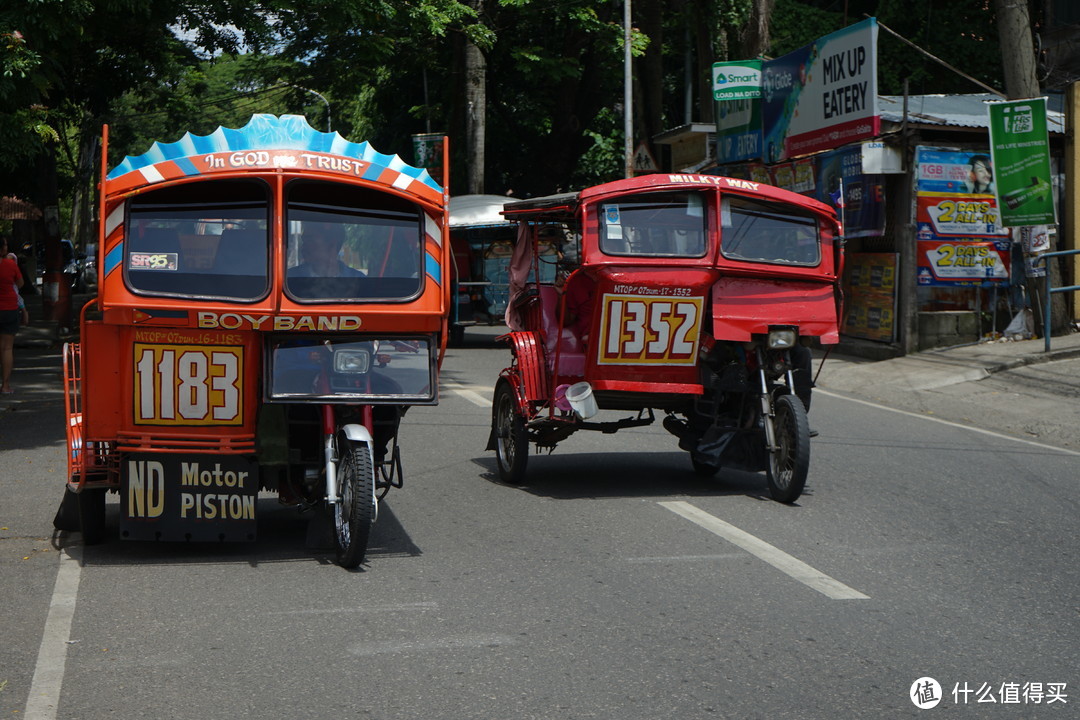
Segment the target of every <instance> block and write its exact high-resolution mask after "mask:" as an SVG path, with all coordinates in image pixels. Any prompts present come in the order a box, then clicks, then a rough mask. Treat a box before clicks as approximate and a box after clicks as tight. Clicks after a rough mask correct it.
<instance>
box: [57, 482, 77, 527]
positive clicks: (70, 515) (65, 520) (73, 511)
mask: <svg viewBox="0 0 1080 720" xmlns="http://www.w3.org/2000/svg"><path fill="white" fill-rule="evenodd" d="M53 527H54V528H56V529H57V530H65V531H68V532H78V531H79V529H80V525H79V496H78V494H77V493H75V492H74V491H73V490H72V489H71V488H69V487H66V486H65V487H64V497H63V499H62V500H60V507H58V508H57V509H56V515H55V516H53Z"/></svg>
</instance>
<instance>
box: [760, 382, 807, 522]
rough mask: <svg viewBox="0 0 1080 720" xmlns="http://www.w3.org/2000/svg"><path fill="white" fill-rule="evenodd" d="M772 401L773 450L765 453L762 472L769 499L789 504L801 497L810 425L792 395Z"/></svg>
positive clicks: (805, 472)
mask: <svg viewBox="0 0 1080 720" xmlns="http://www.w3.org/2000/svg"><path fill="white" fill-rule="evenodd" d="M774 402H775V405H774V413H775V414H774V416H773V421H772V422H773V431H774V432H773V435H774V437H775V438H776V447H775V448H773V449H772V450H770V451H769V466H768V468H767V469H766V474H767V476H768V480H769V493H770V494H771V495H772V498H773V500H776V501H778V502H782V503H793V502H795V501H796V500H798V499H799V496H800V495H802V492H803V488H805V487H806V476H807V473H808V472H809V470H810V422H809V420H807V418H806V409H805V408H804V407H803V404H802V401H801V400H799V399H798V398H797V397H795V396H794V395H780V396H779V397H777V398H776V399H775V401H774Z"/></svg>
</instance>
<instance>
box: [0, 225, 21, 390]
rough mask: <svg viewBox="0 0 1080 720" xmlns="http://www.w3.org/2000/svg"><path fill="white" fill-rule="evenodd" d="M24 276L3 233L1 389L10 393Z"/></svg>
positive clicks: (0, 265)
mask: <svg viewBox="0 0 1080 720" xmlns="http://www.w3.org/2000/svg"><path fill="white" fill-rule="evenodd" d="M22 286H23V276H22V273H21V272H19V263H18V261H17V260H16V259H15V255H14V253H9V252H8V239H7V237H4V236H0V376H2V379H3V384H2V385H0V393H3V394H10V393H12V392H14V390H12V389H11V370H12V367H13V366H14V365H15V333H17V332H18V331H19V321H20V320H21V319H22V314H23V312H24V311H23V310H22V309H21V308H20V306H19V299H20V298H19V288H21V287H22Z"/></svg>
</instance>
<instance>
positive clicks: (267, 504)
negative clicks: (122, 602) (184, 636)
mask: <svg viewBox="0 0 1080 720" xmlns="http://www.w3.org/2000/svg"><path fill="white" fill-rule="evenodd" d="M313 514H314V511H309V512H305V513H303V514H301V513H300V512H299V511H298V510H297V509H296V508H295V507H286V506H283V505H280V504H279V503H278V502H277V500H276V498H272V497H261V498H259V504H258V518H259V519H258V531H257V532H258V537H257V539H256V540H255V541H253V542H237V543H233V542H230V543H209V542H197V543H194V542H193V543H178V542H162V543H156V542H142V541H128V540H121V539H120V536H119V531H118V528H119V521H120V504H119V501H117V500H116V498H115V496H112V497H110V502H109V504H108V505H107V506H106V525H107V527H108V535H107V536H106V539H105V541H104V542H102V543H100V544H98V545H93V546H90V547H87V548H85V549H84V550H83V553H82V556H83V564H84V565H86V566H102V567H108V566H124V565H213V564H226V565H248V566H250V567H253V568H254V567H258V566H259V565H264V564H267V563H283V562H314V563H318V564H322V565H333V564H334V548H333V545H332V544H331V543H332V538H330V537H324V536H323V534H322V533H310V532H309V530H308V523H309V521H310V520H311V518H312V516H313ZM326 525H328V526H329V527H332V524H330V523H326ZM313 536H315V537H314V539H313ZM81 542H82V536H81V534H80V533H77V532H73V533H64V532H59V533H57V535H56V537H55V538H54V545H56V547H57V548H62V547H67V546H70V545H72V544H77V543H81ZM421 554H422V552H421V550H420V548H419V547H418V546H417V545H416V544H415V543H414V542H413V541H412V538H411V537H410V536H409V534H408V532H406V530H405V528H404V526H402V524H401V522H400V521H398V519H397V517H396V516H395V515H394V512H393V510H392V509H391V508H390V506H389V504H388V503H386V502H383V503H382V504H381V505H380V506H379V519H378V521H376V523H375V525H374V526H372V529H371V538H370V540H369V542H368V551H367V558H366V560H365V562H364V566H361V567H360V568H359V569H358V572H364V571H365V569H366V568H365V566H366V565H368V564H370V562H372V561H375V560H378V559H381V558H388V557H418V556H419V555H421Z"/></svg>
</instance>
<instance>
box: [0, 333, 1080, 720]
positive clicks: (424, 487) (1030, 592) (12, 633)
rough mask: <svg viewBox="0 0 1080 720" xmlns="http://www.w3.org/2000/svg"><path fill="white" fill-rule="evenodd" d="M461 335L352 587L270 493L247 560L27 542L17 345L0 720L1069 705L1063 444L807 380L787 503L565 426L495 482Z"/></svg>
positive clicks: (1079, 526) (37, 437)
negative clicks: (803, 487) (928, 700)
mask: <svg viewBox="0 0 1080 720" xmlns="http://www.w3.org/2000/svg"><path fill="white" fill-rule="evenodd" d="M470 337H471V338H473V339H474V342H473V344H472V345H470V346H467V347H465V348H459V349H454V350H452V351H451V354H450V356H449V357H448V359H447V361H446V364H445V365H444V372H443V381H444V385H443V395H442V402H441V404H440V405H439V406H438V407H434V408H414V409H413V410H411V411H410V412H409V414H408V415H407V416H406V418H405V421H404V423H403V429H402V444H403V452H404V453H405V457H404V462H405V471H406V483H405V487H404V488H403V489H401V490H395V491H393V492H392V493H391V494H390V495H389V497H388V498H387V501H386V502H385V503H384V504H383V506H382V508H381V511H380V518H379V521H378V523H377V524H376V526H375V529H374V532H373V539H372V549H371V551H370V552H369V560H368V561H367V562H366V563H365V565H364V566H363V568H362V569H361V570H360V571H358V572H346V571H343V570H342V569H340V568H338V567H336V566H335V565H334V564H333V563H332V562H331V556H330V554H329V553H327V552H323V551H321V550H319V549H309V548H308V547H307V546H306V537H305V525H304V523H303V521H302V519H301V518H299V517H298V516H297V515H296V513H295V511H293V510H289V509H286V508H281V507H278V506H277V505H276V503H275V502H274V500H273V499H272V498H270V497H266V498H264V499H263V500H261V501H260V502H261V506H260V511H261V512H262V513H263V514H262V517H261V521H260V526H259V534H260V538H259V540H258V541H257V542H256V543H253V544H243V545H228V546H217V545H198V546H186V545H152V544H141V543H123V542H120V541H119V540H117V539H115V538H112V539H110V540H109V541H108V542H106V543H105V544H103V545H100V546H94V547H89V548H83V547H81V546H80V544H79V542H78V541H79V536H78V534H71V535H64V534H54V533H53V532H52V528H51V519H52V514H53V512H54V510H55V507H56V504H57V502H58V500H59V497H60V494H61V489H62V478H63V473H64V470H63V426H62V420H63V416H62V412H61V410H60V404H59V394H58V388H57V390H56V391H53V390H52V389H51V388H52V387H53V386H52V385H51V382H52V381H53V380H55V379H56V369H55V366H54V365H51V363H54V362H55V361H56V360H57V358H56V356H55V355H53V356H49V355H48V354H42V355H41V357H40V358H37V360H36V362H39V364H40V367H39V369H38V370H37V371H34V372H31V371H30V370H29V369H28V367H27V365H28V364H29V363H30V361H31V356H30V354H24V355H22V356H21V357H22V359H23V360H24V362H25V364H24V366H23V368H24V369H23V370H22V371H21V373H22V375H21V376H20V380H22V381H23V384H22V387H23V388H24V389H25V394H24V396H23V397H24V398H26V399H25V401H23V402H22V403H20V404H17V405H9V406H8V407H7V408H6V409H5V411H4V412H3V413H2V416H0V423H2V425H0V433H2V434H0V468H2V470H0V497H2V498H3V501H2V506H0V508H2V509H0V568H2V570H0V571H2V573H3V578H4V581H3V582H2V583H0V603H2V604H3V606H4V607H5V608H6V619H7V622H6V623H5V629H6V632H5V638H6V640H7V642H6V647H5V651H4V652H3V653H0V716H4V717H13V716H18V717H26V718H39V719H40V718H98V717H105V716H109V715H121V714H124V715H136V716H139V717H148V718H150V717H152V718H193V717H198V718H211V719H212V718H232V717H236V716H238V715H240V716H245V717H255V716H259V717H268V718H297V717H311V718H321V717H329V716H334V715H336V716H346V717H361V718H363V717H370V718H380V719H385V720H389V719H391V718H394V719H396V718H424V719H431V718H447V719H456V718H499V719H502V718H612V719H615V718H618V719H619V720H623V719H628V720H634V719H637V718H642V719H644V718H649V719H650V720H651V719H654V718H705V717H721V718H841V717H842V718H848V717H852V718H854V717H875V718H877V717H889V718H898V717H915V716H918V715H920V714H921V713H922V712H925V711H922V710H919V709H918V708H917V707H916V706H915V704H913V702H912V700H911V699H909V693H910V691H911V688H912V685H913V683H915V681H916V680H918V679H920V678H923V677H931V678H934V679H936V680H937V682H938V683H939V684H940V686H941V691H940V696H941V698H942V699H941V701H940V705H939V706H938V708H937V709H936V711H937V712H938V713H941V712H946V713H948V712H952V713H953V714H957V713H962V714H965V715H966V716H968V717H980V718H982V717H1002V718H1041V717H1069V716H1072V715H1074V714H1075V707H1076V704H1077V703H1080V696H1076V693H1077V688H1078V686H1080V677H1078V670H1077V668H1078V667H1080V662H1078V660H1080V657H1078V654H1080V652H1078V648H1080V606H1078V604H1077V594H1076V589H1077V587H1080V568H1078V566H1077V564H1076V563H1075V548H1076V547H1077V541H1078V540H1080V523H1078V522H1077V517H1078V512H1077V509H1078V508H1077V499H1076V494H1077V479H1076V478H1077V473H1076V467H1077V462H1078V457H1080V455H1078V454H1077V453H1076V452H1073V451H1069V450H1068V449H1060V450H1059V449H1054V448H1051V447H1048V445H1047V444H1046V443H1044V442H1041V441H1036V442H1031V441H1025V440H1023V439H1022V438H1021V437H1020V436H1017V437H1016V438H1010V437H1006V436H1004V435H1000V434H993V433H988V432H976V431H972V430H970V429H967V428H964V427H961V426H960V425H958V424H956V423H954V422H942V421H941V420H943V419H946V418H942V417H940V416H937V415H936V414H935V415H930V414H929V413H927V412H925V411H918V410H917V409H915V410H909V411H905V412H897V411H896V409H890V408H888V407H883V406H880V405H878V404H877V403H876V401H875V400H874V399H873V398H867V397H860V396H856V395H854V394H850V393H848V392H846V391H841V390H839V389H837V388H831V389H826V388H823V392H821V393H819V394H818V395H817V396H816V397H815V400H814V409H813V412H812V413H811V423H812V425H813V426H814V427H815V428H816V429H818V430H819V432H820V435H819V437H817V438H816V439H815V440H814V441H813V458H812V462H811V470H810V479H809V483H808V487H807V492H806V493H805V494H804V496H803V497H802V498H801V499H800V501H799V503H798V504H797V505H795V506H785V505H780V504H778V503H775V502H773V501H771V500H769V499H767V490H766V488H765V482H764V477H763V476H759V475H754V474H747V473H739V472H730V473H729V472H722V473H721V474H720V476H719V477H718V479H717V480H716V481H704V480H702V479H700V478H698V477H697V476H695V475H694V473H693V472H692V471H691V468H690V463H689V461H688V458H687V457H686V454H685V453H683V452H680V451H679V450H678V449H677V447H676V444H675V440H674V438H672V437H671V436H669V435H668V434H667V433H666V432H664V431H663V430H662V429H661V428H659V427H658V426H654V427H651V428H644V429H636V430H630V431H624V432H621V433H618V434H616V435H596V434H588V433H579V434H578V435H576V436H573V437H571V438H570V439H569V440H567V441H566V442H565V443H563V444H561V445H560V446H559V448H558V449H557V450H556V451H555V452H554V453H553V454H551V455H541V456H534V457H532V458H530V475H529V482H528V483H527V484H526V485H525V486H523V487H509V486H505V485H502V484H500V483H499V482H498V481H497V480H496V479H495V465H494V457H493V454H492V453H489V452H485V451H484V446H485V443H486V440H487V435H488V427H489V418H490V408H489V406H488V403H489V402H490V396H491V388H492V386H493V384H494V380H495V378H496V376H497V373H498V370H499V369H500V368H501V367H502V365H503V364H505V362H506V358H507V354H506V352H505V351H503V350H497V349H493V348H491V347H490V346H489V345H488V343H487V342H486V340H487V338H488V337H489V333H484V334H483V335H482V336H481V335H475V336H474V334H473V333H470ZM475 337H482V338H483V340H484V341H483V342H475ZM35 373H37V374H35ZM900 409H904V408H900ZM973 419H974V420H978V418H973ZM112 511H113V512H115V507H113V508H112ZM1062 684H1063V685H1064V686H1063V687H1062ZM965 691H970V692H966V693H965ZM1040 691H1041V695H1040V694H1039V692H1040ZM1062 694H1064V695H1065V697H1061V695H1062ZM990 699H994V700H995V702H994V703H990V702H989V700H990ZM1036 699H1038V702H1035V700H1036ZM980 700H981V702H980ZM1014 700H1015V702H1013V701H1014ZM929 712H931V713H933V712H934V711H929ZM931 716H932V715H931Z"/></svg>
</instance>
